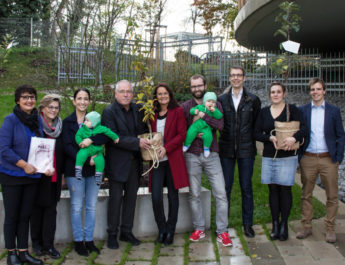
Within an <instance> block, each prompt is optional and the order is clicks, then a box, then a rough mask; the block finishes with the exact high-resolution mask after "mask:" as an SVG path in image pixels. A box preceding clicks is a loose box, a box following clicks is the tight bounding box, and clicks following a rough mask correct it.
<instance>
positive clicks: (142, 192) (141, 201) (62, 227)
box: [0, 188, 211, 248]
mask: <svg viewBox="0 0 345 265" xmlns="http://www.w3.org/2000/svg"><path fill="white" fill-rule="evenodd" d="M108 196H109V190H108V189H105V190H100V191H99V193H98V201H97V205H96V224H95V231H94V239H95V240H105V239H107V236H108V234H107V209H108ZM163 196H164V210H165V215H166V216H167V214H168V200H167V189H166V188H164V190H163ZM188 196H189V188H183V189H180V192H179V200H180V207H179V215H178V221H177V225H176V232H177V233H184V232H188V231H192V230H193V226H192V217H191V212H190V208H189V201H188ZM201 200H202V208H203V211H204V215H205V217H206V229H209V228H210V223H211V192H210V191H209V190H207V189H205V188H202V191H201ZM0 201H1V202H0V227H1V228H0V247H1V248H3V247H4V235H3V223H4V215H5V213H4V207H3V203H2V193H0ZM133 233H134V235H136V236H138V237H142V236H150V235H153V236H155V235H156V234H157V233H158V229H157V225H156V222H155V219H154V215H153V210H152V200H151V193H149V191H148V188H139V190H138V197H137V204H136V209H135V217H134V228H133ZM71 241H73V236H72V226H71V219H70V197H69V191H68V190H64V191H62V193H61V199H60V201H59V203H58V206H57V220H56V233H55V242H56V243H64V242H71Z"/></svg>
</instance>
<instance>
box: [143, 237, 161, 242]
mask: <svg viewBox="0 0 345 265" xmlns="http://www.w3.org/2000/svg"><path fill="white" fill-rule="evenodd" d="M157 236H158V235H157ZM157 236H144V237H140V238H139V239H140V241H141V242H154V241H155V240H156V238H157Z"/></svg>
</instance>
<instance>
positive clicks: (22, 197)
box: [2, 184, 38, 249]
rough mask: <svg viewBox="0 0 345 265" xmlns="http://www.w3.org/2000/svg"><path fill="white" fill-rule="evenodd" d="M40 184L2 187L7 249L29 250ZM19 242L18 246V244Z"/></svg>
mask: <svg viewBox="0 0 345 265" xmlns="http://www.w3.org/2000/svg"><path fill="white" fill-rule="evenodd" d="M37 187H38V184H23V185H2V195H3V201H4V208H5V221H4V237H5V247H6V248H7V249H15V248H18V249H26V248H28V238H29V220H30V215H31V212H32V207H33V205H34V201H35V197H36V190H37ZM16 240H17V244H16Z"/></svg>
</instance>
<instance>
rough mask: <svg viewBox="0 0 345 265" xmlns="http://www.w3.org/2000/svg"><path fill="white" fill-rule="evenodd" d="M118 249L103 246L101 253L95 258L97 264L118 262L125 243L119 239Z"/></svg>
mask: <svg viewBox="0 0 345 265" xmlns="http://www.w3.org/2000/svg"><path fill="white" fill-rule="evenodd" d="M119 246H120V247H119V248H118V249H110V248H107V247H106V244H105V246H103V248H102V250H101V254H100V255H98V256H97V258H96V259H95V263H97V264H118V263H119V262H120V261H121V258H122V254H123V251H124V250H125V248H126V246H127V243H125V242H122V241H120V242H119Z"/></svg>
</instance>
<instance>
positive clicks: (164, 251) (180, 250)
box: [159, 246, 184, 256]
mask: <svg viewBox="0 0 345 265" xmlns="http://www.w3.org/2000/svg"><path fill="white" fill-rule="evenodd" d="M159 255H162V256H163V255H164V256H183V255H184V247H171V246H168V247H164V246H163V247H161V250H160V253H159Z"/></svg>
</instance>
